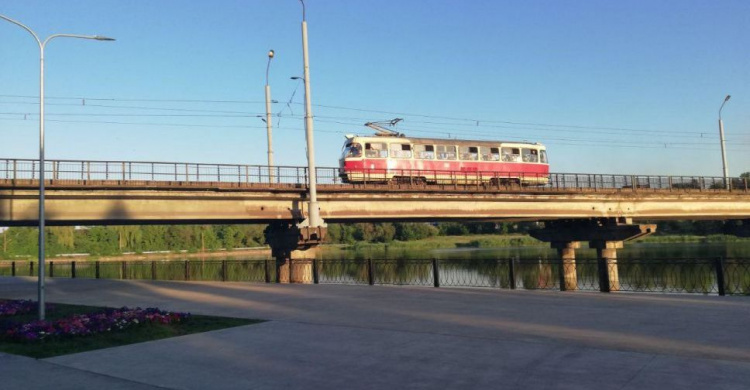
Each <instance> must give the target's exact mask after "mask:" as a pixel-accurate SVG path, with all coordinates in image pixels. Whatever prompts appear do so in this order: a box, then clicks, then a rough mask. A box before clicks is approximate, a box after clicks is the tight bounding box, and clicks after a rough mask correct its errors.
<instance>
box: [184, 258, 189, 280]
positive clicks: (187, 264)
mask: <svg viewBox="0 0 750 390" xmlns="http://www.w3.org/2000/svg"><path fill="white" fill-rule="evenodd" d="M185 280H190V260H185Z"/></svg>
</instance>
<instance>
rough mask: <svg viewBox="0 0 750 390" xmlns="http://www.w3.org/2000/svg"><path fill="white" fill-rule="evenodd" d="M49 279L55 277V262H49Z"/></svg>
mask: <svg viewBox="0 0 750 390" xmlns="http://www.w3.org/2000/svg"><path fill="white" fill-rule="evenodd" d="M49 277H50V278H54V277H55V262H54V261H50V262H49Z"/></svg>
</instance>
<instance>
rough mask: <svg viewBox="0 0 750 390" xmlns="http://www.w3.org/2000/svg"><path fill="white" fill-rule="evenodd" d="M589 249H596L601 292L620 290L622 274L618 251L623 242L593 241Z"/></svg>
mask: <svg viewBox="0 0 750 390" xmlns="http://www.w3.org/2000/svg"><path fill="white" fill-rule="evenodd" d="M589 247H591V248H593V249H596V257H597V260H598V263H599V290H600V291H602V292H610V291H619V290H620V273H619V271H618V270H617V249H620V248H622V247H623V244H622V241H601V240H597V241H591V242H590V243H589Z"/></svg>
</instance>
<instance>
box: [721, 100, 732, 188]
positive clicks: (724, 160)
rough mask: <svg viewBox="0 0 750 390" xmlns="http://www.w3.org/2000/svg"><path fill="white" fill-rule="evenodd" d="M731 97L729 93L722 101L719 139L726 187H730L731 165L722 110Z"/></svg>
mask: <svg viewBox="0 0 750 390" xmlns="http://www.w3.org/2000/svg"><path fill="white" fill-rule="evenodd" d="M731 97H732V96H731V95H727V97H725V98H724V102H722V103H721V107H720V108H719V140H720V141H721V164H722V167H723V169H724V188H726V189H729V166H728V165H727V151H726V145H725V144H724V121H722V120H721V110H722V109H724V104H726V103H727V102H728V101H729V99H730V98H731Z"/></svg>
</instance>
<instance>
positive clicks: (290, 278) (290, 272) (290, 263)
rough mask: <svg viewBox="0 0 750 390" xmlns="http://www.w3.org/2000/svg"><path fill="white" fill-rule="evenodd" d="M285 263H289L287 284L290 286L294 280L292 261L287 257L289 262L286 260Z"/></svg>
mask: <svg viewBox="0 0 750 390" xmlns="http://www.w3.org/2000/svg"><path fill="white" fill-rule="evenodd" d="M287 262H288V263H289V284H292V283H294V282H292V281H293V280H294V259H292V258H291V257H289V260H287Z"/></svg>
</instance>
